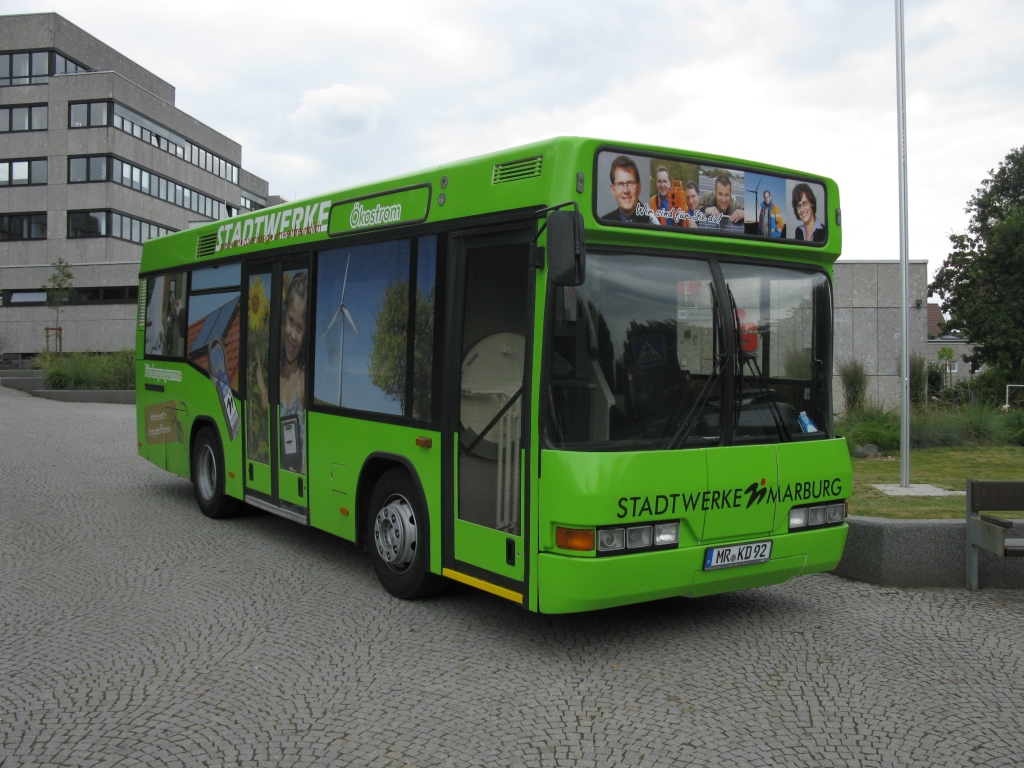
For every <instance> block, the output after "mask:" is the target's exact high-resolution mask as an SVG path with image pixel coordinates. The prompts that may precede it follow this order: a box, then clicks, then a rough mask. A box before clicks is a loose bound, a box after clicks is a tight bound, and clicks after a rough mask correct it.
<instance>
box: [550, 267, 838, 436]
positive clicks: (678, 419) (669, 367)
mask: <svg viewBox="0 0 1024 768" xmlns="http://www.w3.org/2000/svg"><path fill="white" fill-rule="evenodd" d="M716 286H717V287H716ZM830 318H831V295H830V290H829V283H828V279H827V277H826V275H825V274H824V273H823V272H819V271H814V270H809V269H801V268H794V267H783V266H778V265H771V266H767V265H763V264H757V263H750V262H743V263H720V262H718V261H717V260H715V259H711V258H703V257H700V256H697V255H693V254H686V255H679V254H672V255H665V256H653V255H646V254H633V253H615V254H612V253H594V252H592V253H589V254H588V257H587V279H586V281H585V283H584V284H583V285H581V286H580V287H579V288H558V289H556V291H555V300H554V302H553V306H552V307H551V308H550V312H549V326H548V327H549V333H550V343H549V345H548V348H549V354H548V356H547V361H546V364H547V366H548V368H547V371H546V373H547V377H546V378H547V390H546V393H545V400H546V402H545V403H544V408H543V411H544V413H545V421H546V430H545V432H546V437H547V442H548V444H549V445H550V446H551V447H554V448H562V449H566V450H584V451H586V450H590V451H593V450H598V451H601V450H633V451H635V450H666V449H674V448H685V447H699V446H710V445H722V444H746V443H765V442H788V441H792V440H807V439H815V438H825V437H829V436H830V433H831V415H830V413H829V411H830V409H829V407H828V403H829V376H828V371H829V366H830V365H831V360H830V353H831V321H830Z"/></svg>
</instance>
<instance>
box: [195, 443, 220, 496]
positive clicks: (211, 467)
mask: <svg viewBox="0 0 1024 768" xmlns="http://www.w3.org/2000/svg"><path fill="white" fill-rule="evenodd" d="M196 470H197V475H198V476H197V478H196V479H197V480H198V481H199V493H200V495H201V496H202V497H203V498H204V499H205V500H206V501H209V500H210V499H212V498H213V494H214V493H216V491H217V460H216V459H215V458H214V457H213V448H211V447H210V446H209V445H203V446H202V447H201V448H200V449H199V460H198V461H197V462H196Z"/></svg>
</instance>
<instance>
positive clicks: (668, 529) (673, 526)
mask: <svg viewBox="0 0 1024 768" xmlns="http://www.w3.org/2000/svg"><path fill="white" fill-rule="evenodd" d="M678 543H679V523H662V524H661V525H656V526H654V546H656V547H662V546H665V545H666V544H678Z"/></svg>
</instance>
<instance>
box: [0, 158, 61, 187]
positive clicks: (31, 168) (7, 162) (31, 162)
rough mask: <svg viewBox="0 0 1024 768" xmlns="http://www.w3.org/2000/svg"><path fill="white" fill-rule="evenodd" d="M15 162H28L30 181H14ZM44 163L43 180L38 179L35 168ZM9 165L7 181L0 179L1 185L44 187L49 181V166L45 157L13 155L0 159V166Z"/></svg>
mask: <svg viewBox="0 0 1024 768" xmlns="http://www.w3.org/2000/svg"><path fill="white" fill-rule="evenodd" d="M14 163H28V181H27V182H26V183H25V184H15V183H14ZM38 163H42V164H43V166H42V167H43V176H44V178H43V180H42V181H37V180H36V174H35V169H36V168H37V167H38V166H37V164H38ZM3 165H6V166H7V181H6V182H5V181H2V180H0V187H42V186H45V185H46V184H48V183H49V181H48V178H49V175H50V174H49V166H48V164H47V158H45V157H12V158H7V159H4V160H0V166H3Z"/></svg>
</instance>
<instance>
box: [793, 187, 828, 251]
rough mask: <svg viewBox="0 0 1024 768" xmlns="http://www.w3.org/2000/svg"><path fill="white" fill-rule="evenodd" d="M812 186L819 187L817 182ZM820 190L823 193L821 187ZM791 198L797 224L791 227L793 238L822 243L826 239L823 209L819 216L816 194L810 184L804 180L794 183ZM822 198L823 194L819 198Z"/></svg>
mask: <svg viewBox="0 0 1024 768" xmlns="http://www.w3.org/2000/svg"><path fill="white" fill-rule="evenodd" d="M814 186H815V187H818V188H819V189H821V187H820V186H819V185H818V184H815V185H814ZM821 191H822V193H824V190H823V189H822V190H821ZM791 199H792V201H793V213H795V214H796V218H797V225H796V226H795V227H793V239H795V240H809V241H812V242H815V243H824V242H825V241H826V240H827V239H828V233H827V232H826V230H825V221H824V214H825V211H824V210H822V212H821V213H822V216H821V218H819V217H818V195H816V194H815V193H814V190H813V189H812V187H811V185H810V184H808V183H806V182H800V183H799V184H796V185H794V186H793V191H792V193H791ZM824 199H825V196H824V194H822V195H821V200H822V201H823V202H824Z"/></svg>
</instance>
